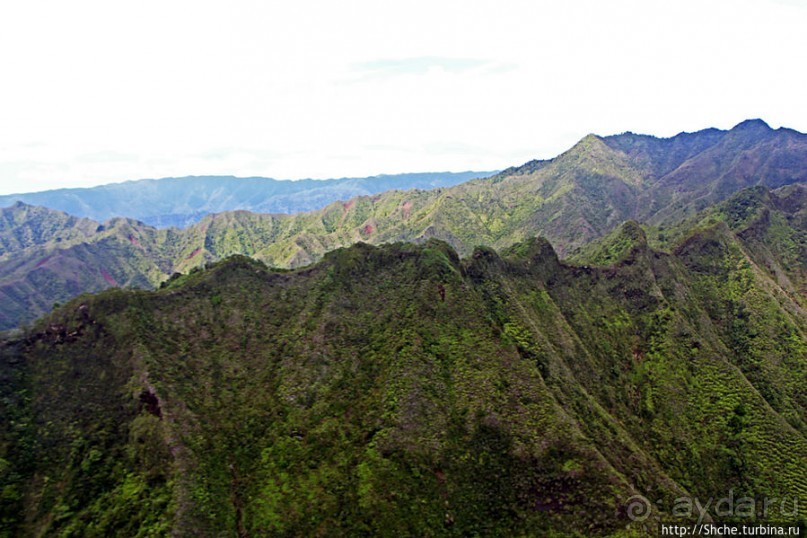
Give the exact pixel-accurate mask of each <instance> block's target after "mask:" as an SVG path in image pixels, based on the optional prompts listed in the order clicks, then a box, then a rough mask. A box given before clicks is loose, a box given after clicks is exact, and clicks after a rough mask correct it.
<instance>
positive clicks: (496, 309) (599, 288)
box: [0, 185, 807, 537]
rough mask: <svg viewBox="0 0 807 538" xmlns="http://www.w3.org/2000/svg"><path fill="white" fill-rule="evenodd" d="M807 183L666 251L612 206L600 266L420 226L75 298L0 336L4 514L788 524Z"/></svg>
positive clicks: (749, 204)
mask: <svg viewBox="0 0 807 538" xmlns="http://www.w3.org/2000/svg"><path fill="white" fill-rule="evenodd" d="M806 190H807V189H805V187H804V186H803V185H793V186H788V187H783V188H780V189H777V190H776V191H770V190H768V189H766V188H756V189H751V190H747V191H741V193H739V194H738V195H736V196H734V197H732V198H730V199H729V200H727V201H726V202H724V203H723V204H721V205H719V206H716V207H715V208H714V209H713V210H711V211H710V212H709V214H704V215H702V216H703V217H704V218H703V219H701V220H699V224H698V225H697V226H696V227H693V228H692V229H691V231H690V233H689V235H687V236H685V237H684V238H683V240H682V241H681V242H680V244H679V245H678V246H677V247H676V248H675V249H674V250H673V251H672V252H669V253H668V252H663V251H660V250H656V249H653V248H652V247H651V246H650V245H649V242H648V238H647V236H646V235H645V233H644V231H643V230H642V228H641V227H640V226H639V225H638V224H637V223H636V222H633V221H628V222H626V223H624V224H623V225H621V226H619V227H618V228H617V229H615V231H614V233H612V234H609V236H607V237H606V238H604V239H602V240H601V241H600V242H598V245H597V246H598V249H595V250H597V252H600V253H603V252H605V253H608V255H609V256H610V259H609V260H608V261H609V264H608V265H604V266H601V267H592V266H588V265H574V264H568V263H564V262H562V261H561V260H560V259H559V258H558V256H557V254H556V253H555V251H554V249H553V248H552V246H551V245H550V244H549V243H548V242H547V241H546V240H544V239H530V240H527V241H524V242H519V243H516V244H514V245H513V246H511V247H510V248H509V249H506V250H504V251H503V252H502V253H500V254H499V253H497V252H496V251H494V250H492V249H490V248H488V247H479V248H477V249H475V250H473V251H472V252H471V253H470V255H469V256H468V257H467V258H465V259H460V257H459V255H458V254H457V252H456V251H455V250H454V249H453V248H452V247H451V246H450V245H448V244H447V243H445V242H443V241H440V240H436V239H428V240H426V241H425V242H423V243H421V244H419V245H416V244H413V243H393V244H385V245H381V246H378V247H376V246H371V245H367V244H365V243H358V244H355V245H353V246H351V247H347V248H342V249H337V250H335V251H332V252H329V253H326V254H325V256H324V258H323V259H322V260H321V261H320V262H318V263H316V264H314V265H310V266H307V267H305V268H301V269H296V270H292V271H284V270H278V269H269V268H267V267H266V266H265V265H263V264H262V263H261V262H258V261H255V260H253V259H250V258H247V257H244V256H234V257H230V258H228V259H227V260H224V261H221V262H215V263H212V264H210V265H209V266H208V267H207V268H206V269H204V270H195V271H191V272H190V273H189V274H186V275H176V276H174V277H173V278H171V279H170V280H169V281H168V282H167V283H166V284H165V285H164V286H163V287H162V288H161V289H159V290H157V291H151V292H148V291H136V290H128V291H127V290H119V289H116V290H108V291H105V292H102V293H100V294H98V295H94V296H89V295H85V296H82V297H80V298H78V299H75V300H73V301H71V302H70V303H68V304H66V305H64V306H62V307H60V308H58V309H56V310H55V311H54V312H53V313H51V314H49V315H48V316H47V317H46V318H44V319H42V320H40V321H38V322H37V323H36V324H34V325H33V326H32V327H31V328H30V329H29V330H27V331H25V332H23V333H20V334H18V335H17V336H14V337H11V338H8V339H6V340H4V341H2V342H0V368H2V370H0V480H1V481H2V483H3V484H4V488H3V489H2V492H1V493H0V518H2V519H1V520H2V522H3V525H4V528H5V529H8V532H9V533H10V535H15V534H18V535H24V536H45V535H47V536H167V535H172V536H203V537H204V536H357V535H367V536H646V535H647V536H655V535H657V534H656V533H657V531H658V527H657V525H658V522H659V521H667V522H675V523H680V524H684V523H686V524H694V522H696V521H697V520H699V518H703V519H702V520H704V521H713V520H720V521H734V522H749V521H754V522H757V521H765V522H772V521H783V522H788V523H793V524H798V523H799V522H801V523H800V524H801V525H802V528H803V527H804V525H805V522H806V521H807V511H805V510H807V503H805V502H804V501H805V499H807V466H805V464H804V463H805V461H807V390H805V383H804V380H805V379H807V315H805V305H806V304H807V300H805V296H804V294H803V292H802V293H799V291H798V290H796V289H792V288H791V286H790V285H789V284H788V282H792V278H793V277H795V276H797V275H801V276H803V275H804V271H805V269H807V267H805V265H806V264H805V259H807V258H805V257H803V256H799V255H798V252H799V251H798V249H799V248H801V249H802V251H801V252H802V253H803V249H804V238H805V228H804V226H803V224H804V218H805V214H807V203H805V202H806V201H807V193H805V191H806ZM794 241H795V243H794ZM799 241H801V243H800V246H799V243H798V242H799ZM793 248H796V249H797V252H796V253H795V254H794V253H793V252H791V250H792V249H793ZM781 253H785V254H781ZM794 262H795V265H793V264H794ZM681 499H685V500H686V499H688V500H689V502H690V509H689V512H686V510H685V509H682V508H681V503H682V501H681ZM710 499H711V500H712V502H711V503H709V502H708V500H710ZM715 499H718V500H721V499H726V501H724V504H725V503H728V502H731V503H732V504H731V506H732V508H731V509H730V511H729V512H728V515H727V514H726V510H727V509H726V508H719V509H718V510H719V511H716V510H715V508H714V506H713V504H714V500H715ZM728 499H731V501H729V500H728ZM737 499H743V502H744V503H746V504H745V505H743V506H745V508H743V511H741V510H740V509H735V508H734V506H735V505H736V503H737V502H738V501H737ZM749 499H751V501H749ZM770 499H776V501H775V502H774V503H773V504H772V505H766V506H767V508H765V514H764V515H763V514H762V512H761V508H760V509H759V510H760V512H759V515H757V508H752V511H753V517H754V519H748V518H749V516H748V507H747V506H748V503H749V502H753V503H758V504H754V505H753V506H755V507H761V506H762V503H763V502H768V501H766V500H770ZM637 503H638V504H637ZM695 503H698V504H699V505H701V506H707V508H706V509H705V510H704V511H703V512H699V511H698V510H696V509H694V508H691V507H692V506H694V505H695ZM684 506H686V505H684ZM721 506H722V505H721ZM682 510H683V512H682Z"/></svg>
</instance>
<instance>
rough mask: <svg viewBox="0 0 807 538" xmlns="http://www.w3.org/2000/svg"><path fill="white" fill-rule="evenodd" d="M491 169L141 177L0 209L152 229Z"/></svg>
mask: <svg viewBox="0 0 807 538" xmlns="http://www.w3.org/2000/svg"><path fill="white" fill-rule="evenodd" d="M493 173H494V172H440V173H415V174H392V175H380V176H372V177H362V178H341V179H324V180H314V179H303V180H299V181H290V180H277V179H271V178H265V177H248V178H237V177H232V176H191V177H183V178H163V179H142V180H136V181H126V182H123V183H112V184H109V185H101V186H98V187H89V188H74V189H56V190H49V191H42V192H31V193H22V194H10V195H0V207H7V206H10V205H12V204H14V203H16V202H24V203H26V204H29V205H38V206H44V207H48V208H51V209H57V210H59V211H64V212H66V213H69V214H71V215H74V216H77V217H85V218H89V219H93V220H98V221H105V220H108V219H110V218H113V217H129V218H132V219H135V220H139V221H141V222H145V223H146V224H150V225H151V226H155V227H157V228H166V227H169V226H175V227H178V228H184V227H186V226H189V225H191V224H193V223H195V222H198V221H199V220H200V219H201V218H202V217H204V216H205V215H207V214H209V213H221V212H223V211H235V210H244V211H252V212H256V213H287V214H290V213H300V212H303V211H313V210H315V209H320V208H321V207H324V206H325V205H327V204H329V203H331V202H334V201H336V200H347V199H348V198H353V197H355V196H364V195H370V194H376V193H379V192H383V191H388V190H393V189H401V190H407V189H434V188H437V187H450V186H453V185H456V184H458V183H462V182H464V181H468V180H471V179H475V178H478V177H486V176H489V175H492V174H493Z"/></svg>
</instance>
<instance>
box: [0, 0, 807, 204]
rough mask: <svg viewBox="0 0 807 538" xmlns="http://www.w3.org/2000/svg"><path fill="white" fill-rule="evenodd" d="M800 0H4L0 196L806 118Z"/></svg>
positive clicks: (500, 164) (560, 145)
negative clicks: (749, 120) (592, 135)
mask: <svg viewBox="0 0 807 538" xmlns="http://www.w3.org/2000/svg"><path fill="white" fill-rule="evenodd" d="M805 66H807V0H725V1H723V0H675V1H672V0H670V1H654V0H635V1H627V0H609V1H607V2H605V1H602V0H571V1H569V0H566V1H552V2H549V1H536V0H525V1H517V0H498V1H495V2H494V1H473V0H464V1H440V0H428V1H424V0H408V1H406V2H401V1H396V2H387V1H380V0H368V1H350V0H342V1H339V2H335V1H332V0H329V1H325V0H322V1H300V0H297V1H274V0H269V1H266V0H264V1H248V0H228V1H225V0H221V1H215V2H214V1H204V0H193V1H166V0H160V1H152V0H138V1H137V2H135V1H131V2H109V1H108V0H99V1H91V0H71V1H70V2H65V1H63V0H58V1H43V0H28V1H24V2H23V1H20V2H3V3H2V5H0V69H1V70H2V71H0V72H1V73H2V79H0V193H10V192H28V191H34V190H42V189H48V188H57V187H68V186H69V187H74V186H90V185H96V184H101V183H109V182H117V181H123V180H128V179H138V178H148V177H165V176H184V175H193V174H197V175H201V174H225V175H237V176H250V175H262V176H269V177H275V178H303V177H314V178H327V177H341V176H366V175H374V174H379V173H397V172H412V171H445V170H451V171H461V170H470V169H473V170H490V169H498V168H505V167H507V166H511V165H517V164H521V163H523V162H525V161H527V160H530V159H533V158H549V157H552V156H555V155H556V154H558V153H560V152H562V151H564V150H565V149H567V148H568V147H570V146H571V145H573V144H574V143H575V142H576V141H577V140H578V139H580V138H581V137H583V136H584V135H586V134H587V133H590V132H594V133H597V134H603V135H606V134H613V133H618V132H622V131H627V130H629V131H634V132H640V133H648V134H655V135H658V136H670V135H673V134H676V133H678V132H680V131H694V130H698V129H701V128H705V127H710V126H715V127H720V128H724V129H725V128H730V127H732V126H733V125H735V124H736V123H739V122H740V121H742V120H743V119H747V118H756V117H760V118H762V119H764V120H766V121H767V122H768V123H769V124H771V126H773V127H778V126H787V127H792V128H795V129H798V130H800V131H807V103H806V100H805V95H806V94H807V69H806V68H805Z"/></svg>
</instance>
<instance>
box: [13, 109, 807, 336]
mask: <svg viewBox="0 0 807 538" xmlns="http://www.w3.org/2000/svg"><path fill="white" fill-rule="evenodd" d="M805 170H807V136H806V135H804V134H801V133H797V132H795V131H790V130H787V129H778V130H772V129H770V128H769V127H768V126H767V125H765V124H764V123H763V122H761V121H758V120H756V121H748V122H743V123H741V124H740V125H738V126H737V127H735V128H734V129H732V130H730V131H718V130H716V129H709V130H706V131H701V132H698V133H691V134H687V133H684V134H680V135H678V136H675V137H673V138H668V139H659V138H653V137H648V136H641V135H634V134H630V133H626V134H622V135H617V136H611V137H604V138H602V137H598V136H594V135H589V136H587V137H585V138H584V139H583V140H581V141H580V142H579V143H578V144H577V145H575V146H574V147H573V148H571V149H570V150H569V151H567V152H566V153H564V154H562V155H560V156H558V157H557V158H555V159H552V160H549V161H533V162H530V163H527V164H525V165H524V166H521V167H517V168H512V169H509V170H506V171H504V172H502V173H500V174H498V175H496V176H494V177H491V178H487V179H476V180H473V181H469V182H467V183H463V184H460V185H456V186H454V187H451V188H438V189H432V190H422V191H419V190H409V191H397V190H393V191H387V192H384V193H382V194H374V195H370V196H360V197H357V198H353V199H351V200H349V201H347V202H341V201H340V202H334V203H331V204H330V205H327V206H326V207H324V208H322V209H320V210H317V211H312V212H309V213H298V214H295V215H277V214H275V215H268V214H254V213H248V212H245V211H234V212H227V213H220V214H215V215H208V216H206V217H204V218H203V219H202V220H201V221H200V222H198V223H197V224H195V225H193V226H190V227H188V228H186V229H183V230H179V229H174V228H170V229H160V230H158V229H155V228H152V227H150V226H146V225H144V224H142V223H140V222H137V221H135V220H131V219H120V218H119V219H113V220H111V221H108V222H105V223H104V224H96V223H92V222H91V221H87V220H81V221H78V220H77V219H73V218H71V217H68V216H67V215H64V214H62V213H58V212H51V211H46V210H44V209H42V208H32V207H30V206H25V205H17V206H15V207H12V208H9V209H3V210H0V329H8V328H12V327H15V326H17V325H19V324H20V323H23V322H29V321H32V320H33V319H35V318H36V317H38V316H39V315H42V314H44V313H45V312H47V311H48V310H50V308H51V307H52V305H53V303H56V302H59V303H62V302H64V301H66V300H68V299H70V298H72V297H74V296H75V295H77V294H78V293H80V292H94V291H100V290H102V289H105V288H108V287H110V286H120V287H128V286H134V287H141V288H142V287H145V288H154V287H157V286H159V284H160V283H161V282H163V281H164V280H165V279H167V278H168V277H169V276H170V275H171V274H173V273H174V272H187V271H188V270H190V269H191V268H193V267H198V266H202V265H204V264H206V263H209V262H212V261H216V260H220V259H222V258H225V257H227V256H230V255H232V254H244V255H248V256H250V257H253V258H255V259H258V260H261V261H263V262H265V263H266V264H267V265H270V266H272V267H285V268H293V267H302V266H305V265H308V264H311V263H313V262H315V261H317V260H319V259H321V258H322V256H323V255H324V254H325V253H326V252H328V251H331V250H333V249H335V248H339V247H342V246H346V245H351V244H353V243H356V242H357V241H363V242H366V243H370V244H383V243H388V242H395V241H413V242H423V241H426V240H427V239H429V238H436V239H441V240H443V241H446V242H447V243H449V244H450V245H451V246H452V247H453V248H454V249H456V250H457V252H459V253H460V255H462V256H468V255H469V254H471V252H472V251H473V249H474V247H476V246H478V245H487V246H490V247H493V248H496V249H503V248H507V247H509V246H510V245H512V244H514V243H516V242H519V241H522V240H525V239H527V238H530V237H533V236H536V235H540V236H542V237H546V238H547V239H549V240H550V241H551V242H552V244H553V245H554V247H555V248H556V249H557V251H558V253H559V254H560V255H561V257H567V256H576V258H575V259H583V258H584V257H585V252H582V250H584V249H585V248H586V245H588V244H589V243H591V242H592V241H594V240H596V239H598V238H600V237H602V236H604V235H607V234H608V233H609V232H612V231H614V230H616V229H617V228H618V227H619V226H620V225H621V224H622V223H623V222H625V221H626V220H629V219H633V220H636V221H637V222H639V223H641V224H642V225H643V226H652V227H653V229H652V233H650V236H649V240H650V241H651V243H652V244H653V245H654V246H656V247H658V248H664V249H668V250H669V249H670V248H674V246H675V244H676V243H675V241H674V239H676V238H677V239H681V237H682V236H683V235H686V233H687V230H688V229H689V227H690V226H691V225H694V223H693V222H691V221H692V219H696V218H700V215H701V213H702V211H705V210H708V208H709V207H711V206H712V205H713V204H715V203H717V202H720V201H723V200H725V199H727V198H729V197H730V196H731V195H732V194H734V193H735V192H738V191H740V190H742V189H743V188H746V187H752V186H761V187H766V188H779V187H782V186H786V185H789V184H800V183H803V182H804V181H805V180H807V172H805ZM382 179H383V178H382ZM382 183H383V182H382ZM178 184H179V185H181V182H179V183H178ZM125 185H129V187H131V185H134V184H131V185H130V184H125ZM216 185H218V184H217V183H215V182H213V183H212V187H211V189H212V190H211V192H218V191H217V190H216V189H214V188H213V187H215V186H216ZM177 188H178V187H177ZM247 190H248V189H247ZM242 194H243V193H242ZM191 195H192V192H178V193H177V194H176V196H173V197H172V196H169V197H167V198H168V199H171V200H174V198H175V199H176V200H184V199H185V197H187V196H191ZM224 198H226V197H224ZM216 200H219V199H218V198H216ZM219 201H221V200H219ZM253 201H254V200H253ZM183 203H184V202H183ZM256 203H257V202H256ZM100 206H103V204H100ZM155 207H156V206H155ZM248 207H258V206H248ZM121 211H124V210H123V209H121ZM721 218H722V217H721ZM682 220H686V221H687V225H686V226H683V227H682V226H680V223H681V221H682ZM93 227H94V228H95V229H93ZM676 234H677V235H676ZM793 252H794V255H795V254H798V252H797V251H793ZM611 254H614V253H611ZM605 259H606V258H603V259H602V260H605ZM602 260H600V261H602Z"/></svg>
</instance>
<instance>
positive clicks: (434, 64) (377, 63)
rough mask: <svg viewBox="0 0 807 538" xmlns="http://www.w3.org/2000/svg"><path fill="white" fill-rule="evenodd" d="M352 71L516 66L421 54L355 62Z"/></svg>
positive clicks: (369, 74)
mask: <svg viewBox="0 0 807 538" xmlns="http://www.w3.org/2000/svg"><path fill="white" fill-rule="evenodd" d="M351 67H352V69H351V71H353V72H354V73H357V74H359V75H362V76H361V78H363V79H367V78H386V77H394V76H400V75H425V74H428V73H430V72H432V71H434V70H440V71H444V72H446V73H454V74H458V73H465V72H469V71H473V70H481V69H484V70H485V71H486V72H495V73H499V72H506V71H508V70H512V69H514V68H515V65H513V64H505V63H501V62H495V61H492V60H486V59H482V58H452V57H443V56H419V57H413V58H382V59H377V60H372V61H368V62H360V63H356V64H353V65H352V66H351Z"/></svg>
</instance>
